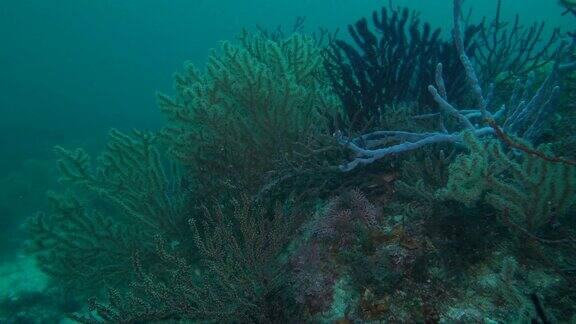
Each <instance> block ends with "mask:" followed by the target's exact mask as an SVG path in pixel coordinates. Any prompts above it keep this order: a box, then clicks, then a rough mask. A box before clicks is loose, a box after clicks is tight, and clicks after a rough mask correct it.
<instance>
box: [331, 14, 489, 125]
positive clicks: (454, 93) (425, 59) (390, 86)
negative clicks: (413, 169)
mask: <svg viewBox="0 0 576 324" xmlns="http://www.w3.org/2000/svg"><path fill="white" fill-rule="evenodd" d="M372 20H373V25H374V30H371V29H370V28H369V26H368V21H367V20H366V19H365V18H363V19H361V20H359V21H358V22H356V23H355V24H354V25H350V26H348V31H349V32H350V35H351V36H352V39H353V40H354V45H351V44H349V43H347V42H346V41H343V40H336V41H334V44H333V46H332V50H331V51H328V52H327V53H328V59H327V60H326V67H327V71H328V74H329V75H330V78H331V80H332V84H333V86H334V88H335V90H336V93H337V94H338V96H339V97H340V100H341V101H342V103H343V107H344V113H343V116H341V117H339V119H338V120H336V125H335V128H336V129H340V130H343V131H347V132H358V131H367V130H371V129H374V128H387V126H388V125H379V124H378V123H377V120H378V119H379V118H380V116H381V115H385V114H387V113H388V112H387V110H386V106H387V105H392V104H396V103H399V102H406V101H407V102H417V103H418V106H419V108H420V109H423V108H424V107H432V106H433V104H434V101H433V99H432V98H431V97H430V96H429V94H428V93H427V87H428V85H429V84H432V83H433V82H434V78H435V71H434V65H435V64H436V63H437V62H444V71H445V73H446V77H447V79H448V80H450V82H451V84H449V86H448V88H447V89H446V93H447V94H448V96H449V97H450V98H453V99H454V100H456V101H459V100H461V99H463V98H462V96H463V94H464V92H463V91H462V90H463V89H462V88H461V87H460V86H459V84H460V83H461V82H463V80H464V74H463V73H462V65H461V64H460V60H459V58H458V53H457V51H456V50H455V49H454V47H453V46H452V44H451V42H450V41H445V40H443V39H442V38H441V31H440V29H433V28H432V27H431V26H430V25H429V24H428V23H424V24H422V23H421V21H420V18H419V17H418V15H417V13H415V12H410V11H409V10H408V9H407V8H399V9H391V10H390V11H389V10H387V9H386V8H382V11H381V14H380V16H379V15H378V12H376V11H374V13H373V15H372ZM478 30H479V28H478V27H477V26H471V27H470V28H468V29H467V30H466V31H465V33H464V35H465V36H464V43H465V46H466V52H467V53H468V54H470V55H472V54H473V53H474V51H475V45H474V43H473V42H472V39H473V37H474V35H475V34H476V33H477V32H478Z"/></svg>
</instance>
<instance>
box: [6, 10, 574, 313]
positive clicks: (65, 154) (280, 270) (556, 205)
mask: <svg viewBox="0 0 576 324" xmlns="http://www.w3.org/2000/svg"><path fill="white" fill-rule="evenodd" d="M564 5H565V6H566V7H567V8H568V9H570V7H569V6H568V4H567V2H566V3H564ZM500 6H501V2H500V1H498V7H497V13H496V17H495V18H494V20H492V22H491V23H488V20H484V21H483V22H482V23H481V24H477V25H471V24H469V23H468V21H467V19H465V17H464V16H463V8H462V0H454V10H453V15H454V23H453V33H452V39H450V40H445V39H443V38H441V36H440V35H441V33H440V31H439V30H434V29H433V28H432V27H430V26H429V25H428V24H425V23H422V22H421V20H420V17H419V16H418V15H417V14H416V13H414V12H411V11H409V10H408V9H392V10H388V9H383V10H382V12H381V14H378V13H374V15H373V23H374V26H375V27H374V28H375V29H374V30H371V29H370V27H369V26H368V25H369V24H368V22H367V20H366V19H363V20H360V21H359V22H357V23H356V24H355V25H353V26H351V27H349V32H350V34H351V36H352V39H353V42H354V45H353V44H349V43H347V42H345V41H343V40H338V39H336V38H334V36H333V35H334V34H330V33H328V32H326V31H324V32H320V34H317V35H318V36H317V38H314V37H311V36H305V35H303V34H301V33H302V32H303V28H302V25H303V23H304V19H303V18H299V19H298V20H297V21H296V24H295V25H294V27H293V28H292V32H293V34H291V35H287V34H285V33H284V31H283V29H282V28H278V29H276V30H272V31H269V30H266V29H264V28H262V27H260V28H258V29H259V30H260V31H259V32H257V33H253V34H252V33H248V32H246V31H244V32H242V33H241V34H240V36H239V37H238V40H237V42H223V43H222V46H221V48H220V50H219V51H213V52H212V53H211V54H210V56H209V59H208V63H207V66H206V70H205V71H203V72H200V71H199V70H197V69H196V68H195V67H194V66H193V65H191V64H187V65H186V67H185V71H184V72H183V73H182V74H178V75H177V76H176V77H175V91H174V92H175V93H174V95H173V96H168V95H164V94H159V95H158V103H159V106H160V109H161V110H162V112H163V113H165V114H166V116H167V117H168V123H167V125H166V127H165V128H164V129H162V130H161V131H159V132H158V133H149V132H139V131H135V132H133V133H132V134H131V135H127V134H124V133H122V132H119V131H116V130H113V131H111V132H110V140H109V142H108V145H107V146H106V149H105V150H104V152H103V153H102V154H101V155H100V156H99V158H98V159H97V162H96V163H95V164H94V165H93V164H92V163H91V162H90V157H89V155H88V154H87V153H86V152H85V151H84V150H82V149H78V150H67V149H64V148H61V147H58V148H56V152H57V154H58V155H59V157H60V159H59V163H58V165H59V169H60V172H61V175H62V176H61V178H62V179H61V180H62V183H63V184H64V185H65V190H64V191H63V192H61V193H54V192H51V193H49V194H48V200H49V202H50V205H51V208H50V210H49V211H48V212H44V213H39V214H37V215H36V216H35V217H31V218H30V219H29V220H28V223H27V230H28V235H29V240H28V243H27V252H28V253H29V255H30V256H31V257H33V258H34V259H35V260H36V263H37V266H38V268H39V269H40V270H41V271H43V273H45V274H46V275H47V276H48V278H49V281H48V282H47V283H46V284H47V287H49V288H46V290H44V291H43V292H40V293H39V294H31V295H29V296H26V295H25V294H22V296H21V300H22V302H24V303H30V304H31V305H32V306H31V309H30V311H29V312H26V311H22V310H21V305H20V304H21V303H20V302H19V300H20V299H19V298H12V299H7V300H4V301H3V302H2V303H0V316H4V317H0V318H1V319H2V320H3V319H4V318H10V319H15V320H22V321H25V320H28V318H29V315H30V314H35V313H36V312H35V310H34V309H33V308H35V307H46V308H51V309H52V310H55V309H58V310H61V311H65V312H69V313H72V314H68V316H69V317H70V318H71V319H73V320H75V321H77V322H81V323H151V322H159V323H184V322H186V323H187V322H202V323H213V322H219V323H220V322H222V323H292V322H306V323H308V322H311V323H352V322H353V323H364V322H389V323H513V322H520V323H523V322H524V323H525V322H533V323H536V322H570V321H574V319H575V317H574V316H573V314H574V313H575V312H576V306H575V305H576V290H575V289H574V283H576V271H574V268H575V265H576V257H575V256H574V253H573V251H574V247H575V246H576V239H575V238H576V231H575V230H574V228H575V226H576V218H574V217H572V216H574V214H575V213H576V209H575V208H574V202H575V201H576V161H574V160H573V155H572V153H571V151H570V150H567V149H566V147H567V146H569V145H570V143H573V141H574V137H573V134H571V133H570V130H571V129H572V128H570V127H569V126H566V125H564V126H563V127H559V126H558V127H557V125H563V124H565V123H566V122H567V120H569V119H570V118H571V117H570V116H571V112H570V105H571V104H572V103H571V98H572V95H573V93H574V89H573V87H574V83H573V80H571V77H572V76H573V73H574V68H575V67H576V64H575V63H574V51H575V48H576V41H575V40H574V37H573V36H570V34H568V35H566V36H568V37H571V38H572V41H571V42H566V41H561V42H557V40H558V38H559V37H561V36H564V35H561V34H560V31H557V30H553V31H552V34H551V36H550V38H546V40H544V38H543V35H544V25H540V24H537V25H533V26H531V27H528V28H523V27H521V24H520V23H519V18H517V19H516V20H515V22H514V23H513V24H511V25H506V24H505V23H504V22H502V21H501V19H500ZM326 39H327V40H326ZM326 41H327V42H329V43H328V44H329V45H327V44H326V43H325V42H326ZM326 45H327V47H325V46H326ZM537 47H539V48H540V51H538V50H536V48H537ZM552 49H556V50H555V51H552ZM392 62H393V63H392ZM562 90H566V91H564V92H562ZM504 103H505V104H504ZM434 106H437V109H438V110H439V111H438V112H432V113H430V111H429V109H431V108H433V107H434ZM332 132H334V134H332ZM551 134H552V135H551ZM48 296H58V297H55V298H64V297H65V298H66V300H68V299H69V300H70V303H69V307H66V306H65V305H61V304H59V303H50V302H48V301H47V299H49V298H48ZM6 305H8V306H10V307H14V308H15V311H13V312H7V311H5V310H4V308H7V307H8V306H6ZM42 305H44V306H42ZM3 312H4V313H6V314H8V315H5V314H4V313H3ZM47 314H48V315H49V316H48V315H47V316H46V318H47V321H50V320H53V321H56V320H58V319H59V317H58V316H53V313H52V312H47Z"/></svg>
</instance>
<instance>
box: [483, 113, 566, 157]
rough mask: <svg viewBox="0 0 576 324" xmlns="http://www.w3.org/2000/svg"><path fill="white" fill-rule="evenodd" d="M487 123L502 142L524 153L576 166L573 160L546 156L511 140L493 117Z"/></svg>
mask: <svg viewBox="0 0 576 324" xmlns="http://www.w3.org/2000/svg"><path fill="white" fill-rule="evenodd" d="M486 122H487V124H488V125H490V127H492V129H494V134H495V135H496V136H497V137H498V138H499V139H500V140H501V141H502V142H504V144H506V145H508V146H510V147H512V148H515V149H518V150H521V151H523V152H525V153H526V154H529V155H532V156H535V157H537V158H540V159H542V160H545V161H548V162H552V163H563V164H566V165H574V166H576V161H575V160H569V159H565V158H562V157H556V156H548V155H546V154H544V153H542V152H540V151H537V150H533V149H531V148H529V147H527V146H525V145H523V144H520V143H517V142H515V141H514V140H512V138H510V136H508V135H507V134H506V133H504V131H503V130H502V128H500V126H498V124H496V121H495V120H494V119H488V120H487V121H486Z"/></svg>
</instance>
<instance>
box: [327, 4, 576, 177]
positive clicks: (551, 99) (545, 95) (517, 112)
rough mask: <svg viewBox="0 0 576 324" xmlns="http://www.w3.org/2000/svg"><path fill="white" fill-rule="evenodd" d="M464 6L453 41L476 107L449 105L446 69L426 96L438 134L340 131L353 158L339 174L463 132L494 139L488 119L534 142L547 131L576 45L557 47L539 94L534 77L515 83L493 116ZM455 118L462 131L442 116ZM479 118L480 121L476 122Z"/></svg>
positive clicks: (453, 138)
mask: <svg viewBox="0 0 576 324" xmlns="http://www.w3.org/2000/svg"><path fill="white" fill-rule="evenodd" d="M461 21H462V1H461V0H454V29H453V37H454V42H455V46H456V49H457V51H458V54H459V57H460V60H461V62H462V65H463V66H464V69H465V75H466V79H467V82H466V83H467V87H468V90H469V92H470V93H471V95H472V99H474V102H475V104H476V105H477V107H476V108H473V109H459V108H456V107H455V106H454V105H453V104H452V103H450V102H449V99H448V98H447V95H446V91H445V82H444V78H443V76H442V65H441V64H438V66H437V69H436V78H435V83H436V85H435V86H434V85H430V86H429V87H428V91H429V92H430V94H431V95H432V97H433V99H434V101H435V102H436V103H437V104H438V107H439V110H440V113H439V116H440V126H439V128H440V129H439V130H438V131H437V132H427V133H415V132H404V131H376V132H371V133H368V134H364V135H361V136H358V137H356V138H348V137H346V136H344V135H343V134H342V133H341V132H336V133H335V136H336V137H337V139H338V141H339V143H340V144H341V145H343V146H345V147H346V148H348V149H350V150H351V151H352V152H354V153H355V157H354V158H353V159H352V160H350V161H348V162H345V163H343V164H342V165H340V170H341V171H344V172H347V171H351V170H353V169H355V168H357V167H358V166H362V165H366V164H371V163H373V162H375V161H377V160H379V159H382V158H386V157H390V156H393V155H397V154H401V153H405V152H409V151H413V150H416V149H419V148H421V147H424V146H427V145H431V144H439V143H458V142H461V141H462V133H463V132H464V131H470V132H472V133H473V134H474V135H476V136H477V137H484V136H488V135H492V134H493V133H494V131H493V129H492V128H491V127H488V126H481V125H480V124H482V123H483V122H485V121H487V120H495V121H496V122H497V123H498V124H500V125H503V127H502V128H503V130H504V131H506V132H509V133H511V134H513V135H515V136H519V137H523V138H524V139H526V140H534V139H536V138H537V137H538V136H539V135H540V134H541V131H542V129H543V125H544V123H545V122H546V120H547V119H548V117H549V116H550V115H551V113H552V112H554V110H555V109H556V106H557V104H558V98H559V95H560V91H559V90H560V88H559V86H558V84H559V81H560V79H561V72H565V71H566V70H569V69H571V68H574V66H575V64H574V62H562V60H564V59H565V58H564V56H566V55H565V53H570V52H571V51H573V50H574V46H575V41H574V40H573V41H572V43H571V45H570V46H566V43H563V44H561V45H560V46H559V48H558V50H557V54H556V58H555V63H554V66H553V68H552V71H551V72H550V74H549V75H548V77H547V78H546V80H545V81H544V82H543V83H542V84H541V85H540V87H539V88H538V90H537V91H536V92H535V93H534V94H533V95H531V96H530V95H529V89H530V87H531V85H532V83H533V79H534V78H533V76H529V77H528V80H527V81H526V82H525V83H524V84H523V83H522V82H520V81H519V80H518V81H517V82H516V84H515V87H514V90H513V94H512V96H511V98H510V100H509V102H508V104H507V105H503V106H502V107H500V108H499V109H497V110H496V111H495V112H491V111H493V110H495V109H493V107H491V106H492V105H493V99H492V97H493V92H494V91H493V89H494V86H493V85H490V87H489V89H488V91H487V93H486V94H485V93H484V91H483V89H482V86H481V83H480V80H479V78H478V77H477V73H476V70H475V68H474V65H473V63H472V61H471V60H470V58H469V57H468V55H466V52H465V46H464V45H463V36H462V31H461ZM444 115H448V116H452V117H454V118H455V119H456V120H457V121H458V123H459V125H460V127H459V128H458V129H456V130H453V131H452V132H449V131H448V130H446V128H445V126H444V122H443V116H444ZM479 118H480V120H478V119H479Z"/></svg>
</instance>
